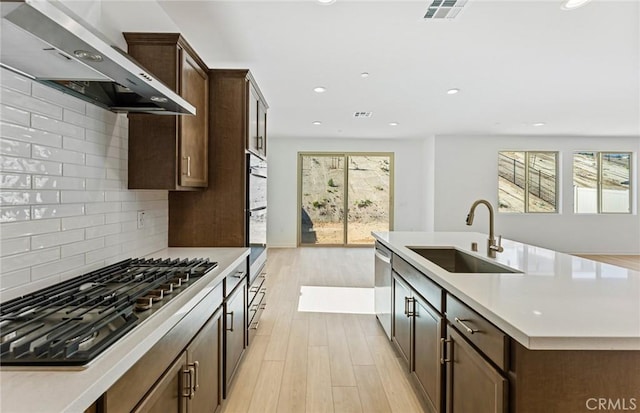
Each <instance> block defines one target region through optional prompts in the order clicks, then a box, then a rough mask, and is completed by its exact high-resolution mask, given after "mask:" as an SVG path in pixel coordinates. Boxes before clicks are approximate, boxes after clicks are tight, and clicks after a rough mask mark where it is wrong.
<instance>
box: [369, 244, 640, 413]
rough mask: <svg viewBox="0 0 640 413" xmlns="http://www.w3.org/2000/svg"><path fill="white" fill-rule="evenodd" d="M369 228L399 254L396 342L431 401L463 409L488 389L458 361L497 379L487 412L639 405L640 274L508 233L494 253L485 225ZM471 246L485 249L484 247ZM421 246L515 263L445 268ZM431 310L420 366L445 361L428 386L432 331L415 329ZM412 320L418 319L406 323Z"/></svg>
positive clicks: (395, 291) (612, 408) (566, 412)
mask: <svg viewBox="0 0 640 413" xmlns="http://www.w3.org/2000/svg"><path fill="white" fill-rule="evenodd" d="M373 235H374V237H375V238H376V240H377V241H378V242H379V243H381V244H383V245H384V246H385V247H387V248H388V249H390V250H391V251H392V252H393V258H392V261H393V269H394V272H393V275H392V276H393V277H394V278H393V286H394V288H393V290H392V296H393V295H395V302H394V304H392V307H391V308H392V309H393V308H394V305H395V311H394V315H393V317H392V320H394V322H395V324H396V328H395V329H394V330H393V331H394V334H393V335H392V339H393V341H394V343H396V347H398V348H399V350H400V352H401V354H402V353H403V352H404V353H405V354H406V356H405V358H406V360H407V361H408V366H410V367H409V368H410V369H411V370H412V371H413V370H415V371H416V373H415V374H414V376H416V377H417V380H416V381H417V382H421V380H422V382H421V386H422V388H423V389H425V390H424V392H425V394H426V395H427V398H428V399H429V400H430V403H431V405H432V406H431V408H432V409H434V410H436V411H440V410H444V409H445V407H446V408H447V411H450V412H453V411H465V409H464V408H460V406H469V404H465V403H466V402H462V401H461V399H463V398H464V399H466V400H467V401H469V400H476V402H478V401H480V400H482V399H483V397H484V396H486V394H485V395H482V394H471V393H472V392H473V388H472V387H465V385H464V384H462V385H460V384H459V381H456V380H457V379H459V378H460V376H461V374H457V375H456V374H454V373H456V368H457V370H458V371H459V372H464V374H465V375H467V376H470V375H471V376H472V375H473V374H474V372H476V371H478V372H480V373H479V374H480V376H479V377H485V378H486V377H489V378H490V379H488V382H489V384H488V387H486V388H485V393H486V391H488V392H490V393H491V394H490V395H489V396H490V397H488V398H489V399H492V400H494V401H497V402H496V403H494V404H491V407H490V408H489V407H487V408H486V411H505V412H506V411H510V412H563V413H569V412H584V411H591V410H594V408H595V409H600V410H604V409H605V408H606V410H608V411H628V410H633V409H635V408H636V406H637V408H640V273H639V272H637V271H633V270H629V269H625V268H621V267H616V266H613V265H608V264H602V263H597V262H594V261H591V260H587V259H583V258H579V257H574V256H570V255H567V254H563V253H559V252H555V251H551V250H548V249H544V248H540V247H536V246H531V245H527V244H523V243H519V242H515V241H511V240H503V242H502V246H503V247H504V251H503V252H501V253H498V254H497V257H496V258H489V257H487V255H488V254H487V250H486V248H487V247H486V245H487V236H486V235H485V234H480V233H469V232H464V233H462V232H460V233H454V232H451V233H449V232H440V233H438V232H436V233H426V232H424V233H422V232H377V233H374V234H373ZM472 243H475V244H476V245H478V246H480V248H479V251H478V252H474V251H472ZM416 247H424V248H439V249H441V248H446V247H451V248H453V249H456V250H458V251H460V252H462V253H466V254H470V255H472V256H474V257H475V258H477V259H479V260H482V261H486V262H487V263H489V264H495V265H499V266H503V267H508V269H510V270H511V271H513V272H509V273H508V272H506V271H505V272H502V273H500V272H497V273H453V272H449V271H447V270H445V269H443V268H441V267H440V266H439V265H436V264H435V263H434V262H432V261H430V260H428V259H426V258H424V257H423V256H421V255H420V254H419V253H417V252H415V251H414V250H412V248H413V249H417V248H416ZM416 274H418V275H417V276H416ZM434 291H435V293H434ZM429 297H436V299H435V300H433V299H432V300H431V301H430V300H429ZM402 300H405V302H404V303H403V302H402ZM403 307H404V308H403ZM421 309H422V313H420V311H419V310H421ZM398 313H399V314H398ZM427 313H428V315H429V316H430V317H431V318H432V319H433V320H434V324H433V326H434V327H433V329H432V331H433V332H435V333H434V334H432V336H434V337H436V336H438V338H439V339H440V340H442V343H441V344H442V346H441V347H437V350H434V354H433V357H432V358H431V364H429V362H430V361H429V360H427V361H426V362H425V363H426V365H429V367H430V369H431V370H434V369H437V368H438V367H436V365H440V366H441V367H440V368H441V372H440V373H441V375H440V377H437V378H436V379H435V380H432V381H433V382H434V383H436V384H437V382H438V381H440V382H441V384H442V386H441V387H442V388H440V387H438V386H436V385H435V384H433V383H432V385H431V389H429V386H428V384H429V383H427V384H425V382H428V381H429V380H431V379H429V380H426V379H424V377H422V379H421V376H420V365H419V364H420V362H421V355H422V354H421V352H422V351H423V349H428V348H431V347H430V346H431V344H429V343H423V342H420V340H421V338H424V337H427V338H429V335H428V334H426V335H425V334H423V333H421V331H420V328H421V327H420V326H421V323H420V318H421V317H420V316H421V315H422V319H423V320H424V319H425V315H426V314H427ZM405 319H413V320H415V321H409V322H407V323H409V324H408V326H407V327H406V328H405V327H403V323H405V321H404V320H405ZM426 319H427V320H429V317H426ZM436 324H437V327H436ZM407 331H410V332H411V334H409V335H408V336H407V337H409V338H408V339H406V340H405V341H403V340H404V339H403V338H402V335H403V334H405V335H407V334H408V333H406V332H407ZM412 340H415V343H412ZM434 340H435V339H434ZM432 341H433V340H432ZM425 351H426V350H425ZM466 354H469V355H470V358H469V360H472V361H473V363H475V367H474V368H473V369H471V370H465V368H464V366H465V364H464V363H463V362H464V361H465V360H466V359H465V355H466ZM477 356H479V357H477ZM436 360H437V363H436ZM473 363H471V364H473ZM485 367H487V368H486V369H485ZM474 369H475V370H474ZM424 374H426V373H424ZM460 381H462V380H460ZM473 385H474V383H471V384H470V385H469V386H473ZM475 385H476V386H480V385H479V384H478V382H477V381H476V382H475ZM418 387H420V386H418ZM456 389H457V393H456ZM461 392H464V393H465V394H464V397H463V395H462V394H461ZM456 406H458V408H455V407H456ZM487 406H488V405H487Z"/></svg>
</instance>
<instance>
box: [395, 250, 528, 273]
mask: <svg viewBox="0 0 640 413" xmlns="http://www.w3.org/2000/svg"><path fill="white" fill-rule="evenodd" d="M407 248H409V249H410V250H411V251H413V252H415V253H417V254H419V255H421V256H422V257H424V258H426V259H427V260H429V261H431V262H432V263H434V264H436V265H437V266H439V267H440V268H442V269H444V270H446V271H448V272H452V273H496V274H504V273H520V272H521V271H518V270H514V269H513V268H509V267H506V266H502V265H498V264H494V263H491V262H488V261H485V260H483V259H481V258H478V257H476V256H474V255H471V254H467V253H466V252H462V251H460V250H458V249H456V248H454V247H442V248H429V247H407Z"/></svg>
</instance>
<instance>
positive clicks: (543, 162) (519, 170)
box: [498, 151, 558, 213]
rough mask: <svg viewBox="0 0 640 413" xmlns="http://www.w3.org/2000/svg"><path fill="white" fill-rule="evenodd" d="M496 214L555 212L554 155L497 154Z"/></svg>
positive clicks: (556, 199) (546, 153)
mask: <svg viewBox="0 0 640 413" xmlns="http://www.w3.org/2000/svg"><path fill="white" fill-rule="evenodd" d="M498 205H499V207H498V211H499V212H519V213H535V212H547V213H549V212H551V213H554V212H558V153H557V152H542V151H535V152H534V151H527V152H523V151H501V152H499V153H498Z"/></svg>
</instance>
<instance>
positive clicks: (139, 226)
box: [138, 211, 146, 229]
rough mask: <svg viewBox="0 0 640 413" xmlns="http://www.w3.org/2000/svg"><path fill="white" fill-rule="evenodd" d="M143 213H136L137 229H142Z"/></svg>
mask: <svg viewBox="0 0 640 413" xmlns="http://www.w3.org/2000/svg"><path fill="white" fill-rule="evenodd" d="M145 214H146V213H145V211H138V229H142V228H144V216H145Z"/></svg>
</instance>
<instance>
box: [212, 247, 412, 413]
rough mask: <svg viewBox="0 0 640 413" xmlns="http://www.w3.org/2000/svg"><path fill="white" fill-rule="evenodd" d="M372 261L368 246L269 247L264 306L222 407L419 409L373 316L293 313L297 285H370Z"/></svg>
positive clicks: (228, 411) (236, 412)
mask: <svg viewBox="0 0 640 413" xmlns="http://www.w3.org/2000/svg"><path fill="white" fill-rule="evenodd" d="M373 262H374V260H373V248H298V249H270V250H269V259H268V264H267V281H266V282H267V287H268V295H267V307H266V309H265V311H264V313H263V314H262V318H261V320H260V325H259V328H258V332H257V335H256V338H255V339H254V341H253V343H251V345H250V346H249V349H248V350H247V352H246V353H245V355H244V360H243V361H242V363H241V366H240V368H239V370H238V373H237V376H236V377H235V379H234V383H233V386H232V388H231V392H230V395H229V398H228V399H227V401H226V402H225V405H224V406H223V412H225V413H245V412H259V413H267V412H283V413H296V412H306V413H321V412H339V413H347V412H363V413H376V412H380V413H382V412H397V413H416V412H422V409H421V407H420V402H419V401H418V399H417V398H416V395H415V392H414V390H413V388H412V387H411V384H410V383H409V380H408V375H407V373H406V370H405V369H404V368H403V366H401V364H400V362H399V359H398V358H397V355H396V353H395V352H394V350H393V349H392V347H391V345H390V343H389V341H388V339H387V338H386V336H385V335H384V332H383V330H382V328H381V327H380V326H379V324H378V322H377V320H376V318H375V316H374V315H368V314H331V313H308V312H299V311H297V306H298V298H299V294H300V286H302V285H308V286H345V287H373Z"/></svg>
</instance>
